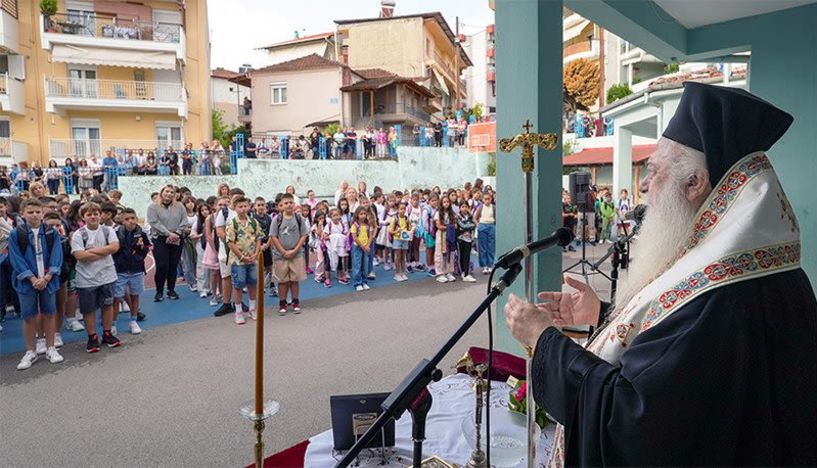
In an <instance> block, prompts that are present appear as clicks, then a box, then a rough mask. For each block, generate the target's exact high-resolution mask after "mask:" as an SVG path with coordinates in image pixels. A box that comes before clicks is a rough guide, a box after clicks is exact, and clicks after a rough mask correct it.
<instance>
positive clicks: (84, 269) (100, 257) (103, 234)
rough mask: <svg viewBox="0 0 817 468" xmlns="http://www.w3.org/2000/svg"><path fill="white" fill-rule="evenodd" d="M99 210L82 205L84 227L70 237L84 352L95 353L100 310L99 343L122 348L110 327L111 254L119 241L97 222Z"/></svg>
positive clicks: (113, 269)
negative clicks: (84, 333) (84, 334)
mask: <svg viewBox="0 0 817 468" xmlns="http://www.w3.org/2000/svg"><path fill="white" fill-rule="evenodd" d="M101 213H102V210H101V209H100V207H99V205H97V204H96V203H93V202H90V203H86V204H85V205H83V207H82V208H80V210H79V215H80V216H81V217H82V219H83V221H85V226H84V227H81V228H79V229H77V230H76V231H75V232H74V234H73V235H72V236H71V253H73V254H74V257H75V258H76V259H77V294H78V296H79V311H80V313H82V316H83V317H84V318H85V329H86V330H87V331H88V344H87V345H86V347H85V351H86V352H88V353H96V352H98V351H99V349H100V344H99V338H98V337H97V334H96V330H97V329H96V311H97V309H101V310H102V331H103V334H102V343H103V344H105V345H107V346H108V347H109V348H116V347H117V346H119V345H120V344H122V343H121V342H120V341H119V339H118V338H117V337H115V336H114V335H113V334H111V326H112V324H113V298H114V287H115V285H116V280H117V275H116V267H115V266H114V261H113V254H114V253H116V251H118V250H119V239H118V238H117V236H116V232H115V231H114V230H113V228H110V227H108V226H102V225H101V224H100V222H99V220H100V214H101Z"/></svg>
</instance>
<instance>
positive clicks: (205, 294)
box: [199, 291, 207, 299]
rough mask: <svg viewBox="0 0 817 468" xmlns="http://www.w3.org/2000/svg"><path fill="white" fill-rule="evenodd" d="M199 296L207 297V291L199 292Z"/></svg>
mask: <svg viewBox="0 0 817 468" xmlns="http://www.w3.org/2000/svg"><path fill="white" fill-rule="evenodd" d="M199 297H200V298H202V299H204V298H205V297H207V291H201V292H200V293H199Z"/></svg>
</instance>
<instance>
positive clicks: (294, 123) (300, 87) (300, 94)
mask: <svg viewBox="0 0 817 468" xmlns="http://www.w3.org/2000/svg"><path fill="white" fill-rule="evenodd" d="M271 83H286V85H287V103H286V104H272V95H271V90H270V84H271ZM340 86H341V69H340V67H332V68H324V69H319V70H309V71H295V72H278V73H253V75H252V104H253V105H252V114H253V115H252V128H253V134H262V133H266V132H270V133H276V134H277V133H288V134H296V135H299V134H301V133H302V131H303V128H304V127H305V126H306V125H308V124H310V123H312V122H317V121H322V120H331V119H335V120H340V113H341V106H340V94H341V93H340Z"/></svg>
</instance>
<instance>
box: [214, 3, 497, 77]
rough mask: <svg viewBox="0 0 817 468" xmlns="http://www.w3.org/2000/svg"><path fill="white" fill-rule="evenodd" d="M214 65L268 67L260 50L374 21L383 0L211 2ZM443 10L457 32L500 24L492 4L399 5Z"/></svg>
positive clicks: (402, 9)
mask: <svg viewBox="0 0 817 468" xmlns="http://www.w3.org/2000/svg"><path fill="white" fill-rule="evenodd" d="M207 7H208V20H209V24H210V43H211V51H210V66H211V67H212V68H217V67H223V68H227V69H229V70H233V71H237V70H238V67H239V66H240V65H242V64H245V63H249V64H251V65H252V66H253V67H255V68H259V67H263V66H265V65H267V59H266V53H265V52H264V51H260V50H255V49H256V48H258V47H263V46H266V45H270V44H274V43H276V42H281V41H286V40H289V39H292V38H294V37H295V31H296V30H297V31H298V32H299V34H300V36H301V37H303V36H307V35H310V34H318V33H322V32H329V31H334V30H335V23H334V22H333V21H334V20H336V19H354V18H373V17H376V16H377V15H378V13H379V11H380V0H208V2H207ZM433 11H439V12H441V13H442V14H443V16H444V17H445V19H446V21H448V24H449V26H450V27H451V30H452V31H453V30H454V23H455V18H456V17H457V16H458V15H459V17H460V33H461V34H473V33H475V32H477V31H479V30H480V29H481V28H484V27H485V26H487V25H489V24H492V23H493V22H494V12H493V10H491V9H490V8H488V0H397V5H396V7H395V10H394V14H395V15H410V14H415V13H427V12H433Z"/></svg>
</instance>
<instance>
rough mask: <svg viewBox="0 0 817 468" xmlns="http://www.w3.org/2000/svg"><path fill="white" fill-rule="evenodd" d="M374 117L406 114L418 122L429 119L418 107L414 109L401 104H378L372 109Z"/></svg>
mask: <svg viewBox="0 0 817 468" xmlns="http://www.w3.org/2000/svg"><path fill="white" fill-rule="evenodd" d="M374 113H375V115H378V114H408V115H411V116H413V117H415V118H417V119H419V120H422V121H424V122H427V121H428V119H429V116H428V113H427V112H424V111H423V110H422V109H420V108H419V107H414V106H411V105H408V104H405V103H402V102H399V103H396V102H391V103H386V104H378V105H376V106H375V109H374Z"/></svg>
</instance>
